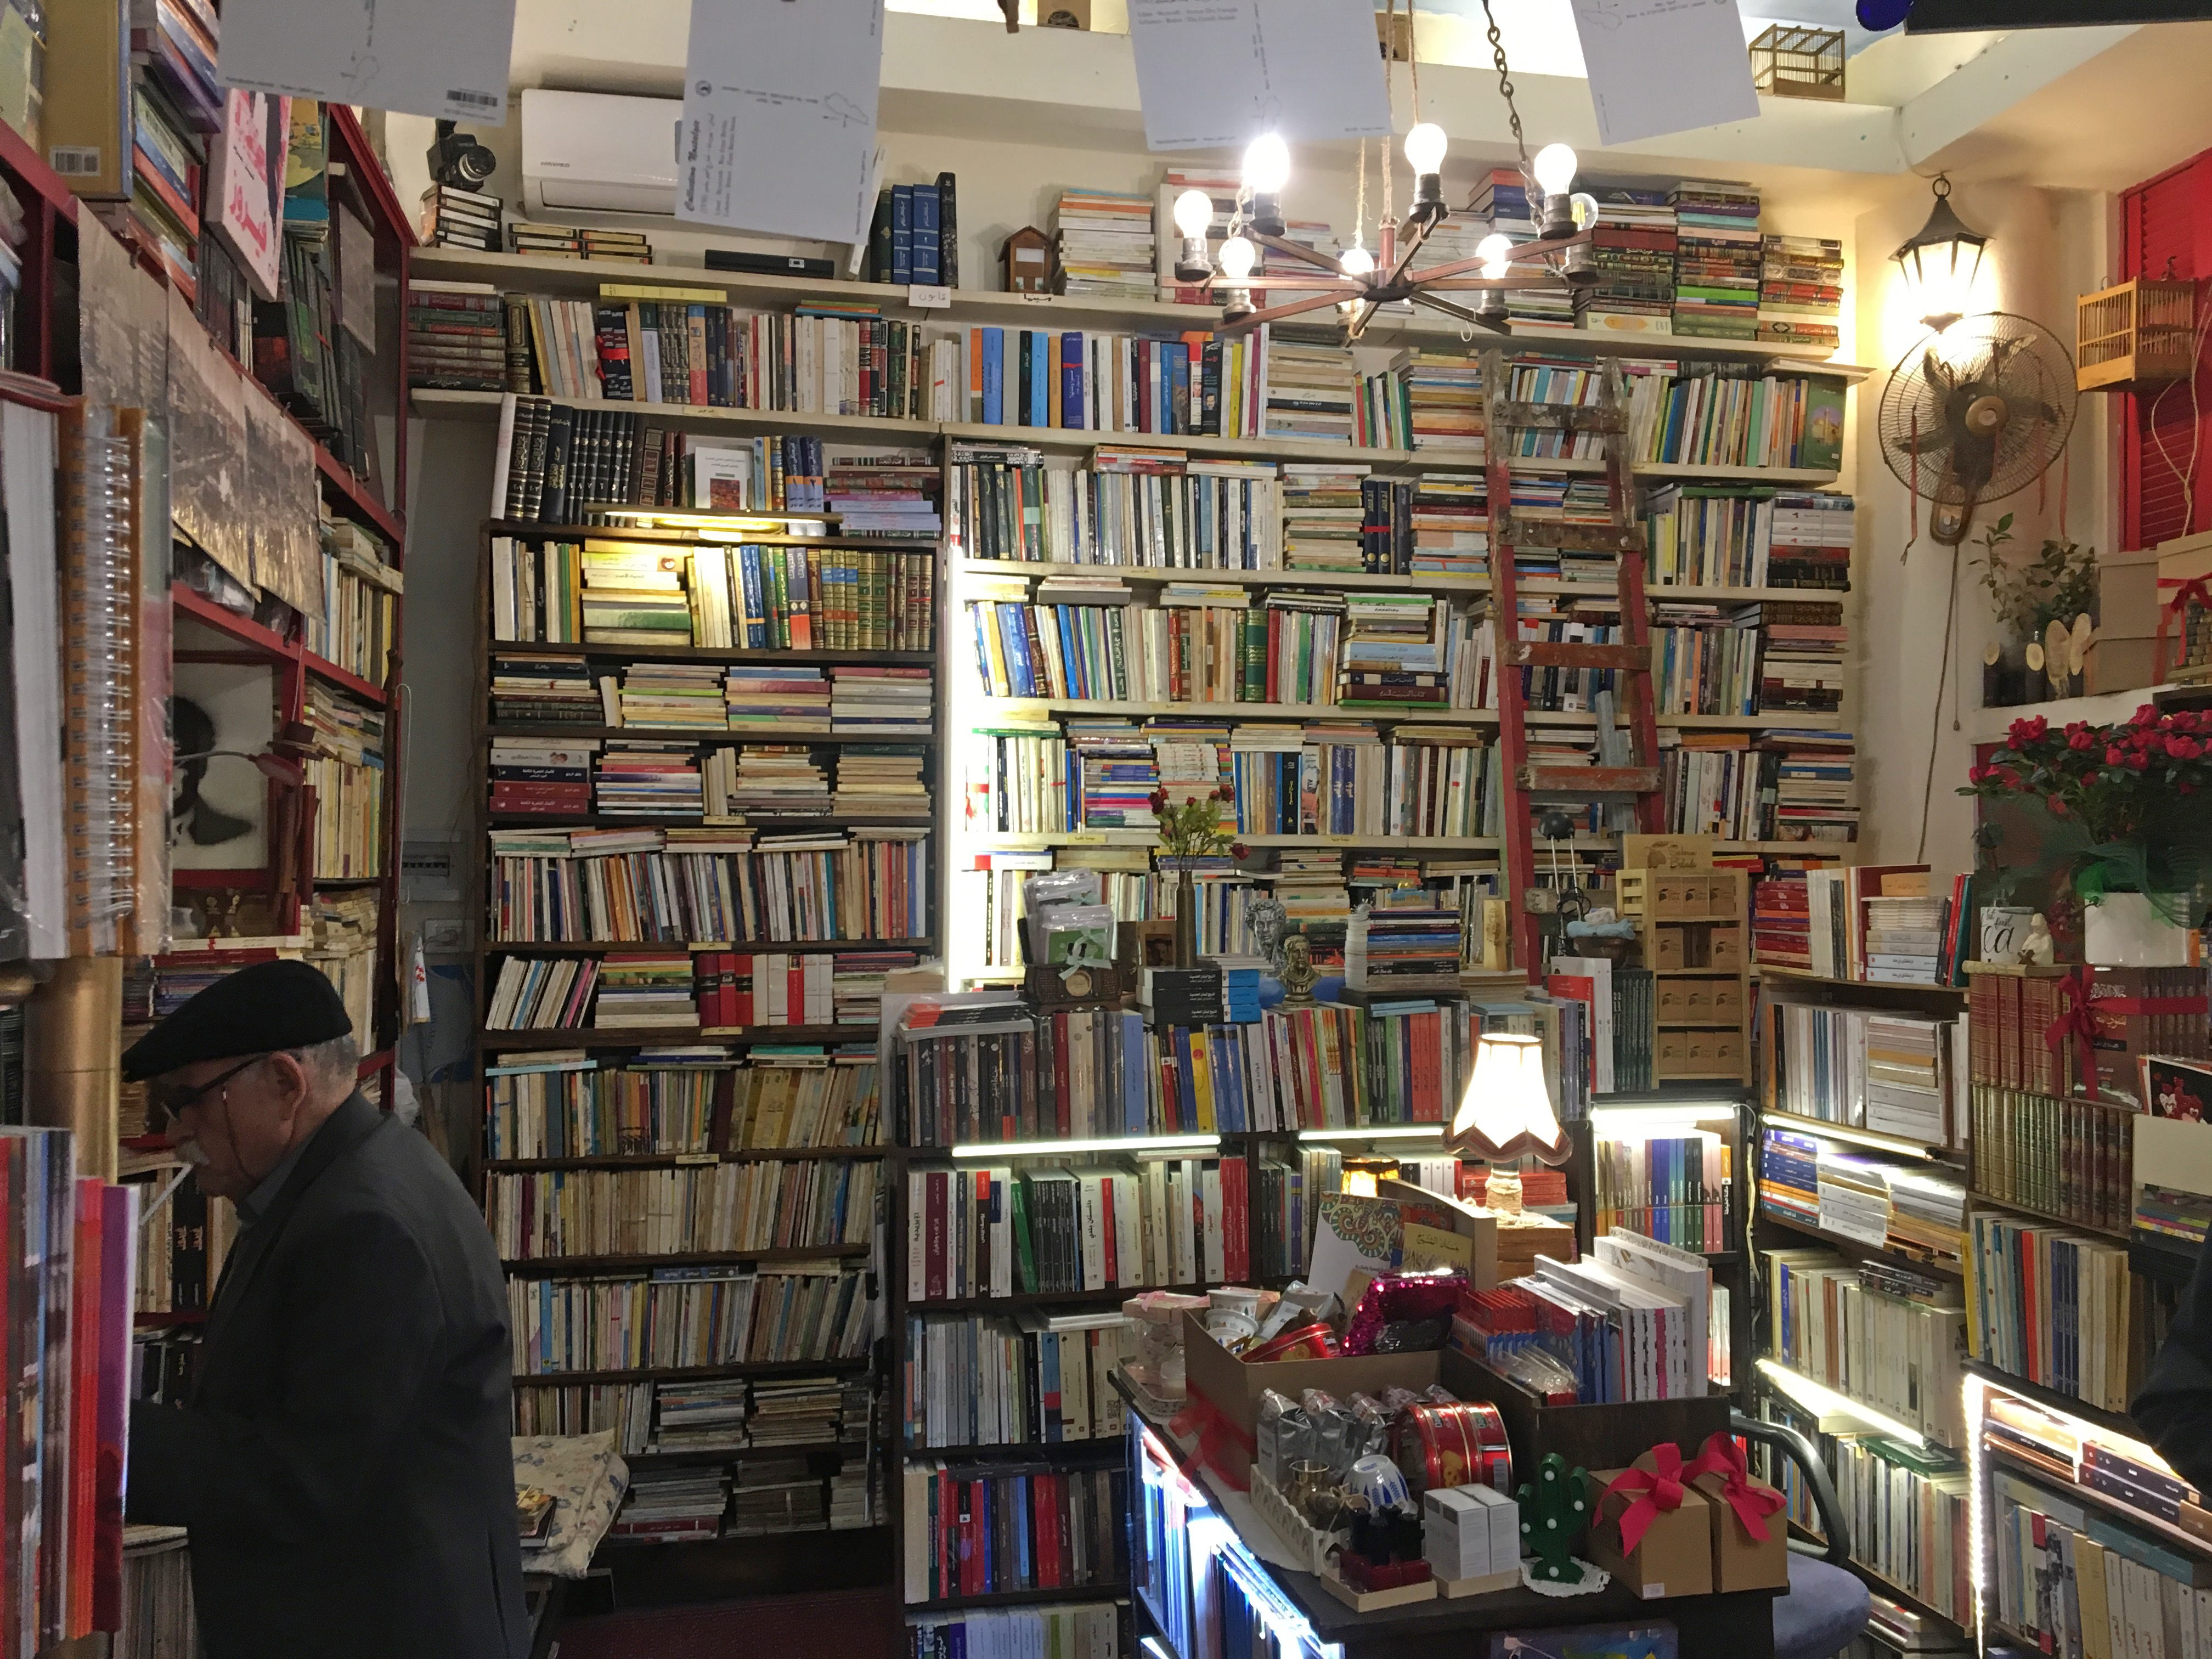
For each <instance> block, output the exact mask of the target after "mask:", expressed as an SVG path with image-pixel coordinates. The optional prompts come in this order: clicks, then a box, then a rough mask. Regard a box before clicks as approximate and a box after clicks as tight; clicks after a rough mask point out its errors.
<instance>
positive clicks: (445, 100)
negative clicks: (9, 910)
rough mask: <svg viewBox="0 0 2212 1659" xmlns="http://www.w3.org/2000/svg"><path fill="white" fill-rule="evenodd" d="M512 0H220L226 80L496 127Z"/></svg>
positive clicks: (502, 113) (501, 111) (503, 94)
mask: <svg viewBox="0 0 2212 1659" xmlns="http://www.w3.org/2000/svg"><path fill="white" fill-rule="evenodd" d="M513 55H514V0H226V3H225V4H224V6H223V9H222V45H221V46H220V48H219V51H218V60H217V63H216V74H217V75H218V76H220V77H221V78H222V82H223V84H224V85H226V86H232V87H243V88H246V90H247V91H249V92H285V93H290V94H292V95H293V96H294V97H295V98H321V99H325V100H328V101H330V102H332V103H338V104H366V105H368V106H369V107H370V108H372V109H393V110H400V111H403V112H405V113H407V114H410V115H450V116H452V117H453V118H454V119H455V120H457V121H482V122H483V123H484V124H485V125H489V126H500V125H503V124H504V123H505V122H506V120H507V64H508V61H509V60H510V59H511V58H513Z"/></svg>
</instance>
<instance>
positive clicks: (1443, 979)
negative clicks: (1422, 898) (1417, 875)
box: [1344, 896, 1460, 996]
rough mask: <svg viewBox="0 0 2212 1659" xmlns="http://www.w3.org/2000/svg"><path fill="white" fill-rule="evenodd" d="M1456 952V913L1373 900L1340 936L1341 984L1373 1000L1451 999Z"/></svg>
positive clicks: (1455, 985) (1456, 987)
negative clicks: (1443, 994) (1385, 997)
mask: <svg viewBox="0 0 2212 1659" xmlns="http://www.w3.org/2000/svg"><path fill="white" fill-rule="evenodd" d="M1459 947H1460V918H1459V912H1458V911H1456V910H1437V909H1430V908H1425V907H1424V908H1419V909H1413V908H1408V909H1395V908H1390V907H1389V905H1388V904H1387V903H1386V902H1385V901H1384V899H1383V898H1382V897H1379V896H1378V897H1377V898H1376V902H1374V903H1373V904H1372V905H1370V907H1369V908H1366V909H1365V910H1364V911H1362V912H1361V913H1360V914H1359V915H1358V916H1356V917H1354V918H1353V920H1352V925H1351V927H1350V929H1349V931H1348V933H1347V934H1346V940H1345V955H1344V975H1345V977H1344V982H1345V984H1346V987H1348V988H1350V989H1352V990H1354V991H1365V992H1368V993H1370V994H1373V995H1377V996H1381V995H1386V994H1407V995H1421V994H1429V993H1432V992H1437V991H1443V992H1449V993H1453V994H1456V993H1457V992H1458V990H1459V988H1460V984H1459Z"/></svg>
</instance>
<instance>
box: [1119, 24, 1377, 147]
mask: <svg viewBox="0 0 2212 1659" xmlns="http://www.w3.org/2000/svg"><path fill="white" fill-rule="evenodd" d="M1129 45H1130V48H1131V50H1132V51H1133V52H1135V54H1136V58H1137V100H1138V101H1139V103H1140V104H1142V105H1143V106H1144V110H1145V143H1146V144H1147V145H1148V146H1150V147H1151V148H1152V149H1212V148H1217V147H1219V146H1222V145H1229V144H1246V143H1250V142H1251V141H1252V140H1253V139H1255V138H1256V137H1259V136H1260V135H1261V133H1263V132H1273V133H1279V134H1280V135H1281V136H1282V137H1285V138H1286V139H1292V140H1296V139H1300V138H1310V139H1322V138H1365V137H1375V136H1376V135H1378V134H1379V135H1381V136H1383V137H1389V132H1390V94H1389V88H1388V87H1386V86H1385V85H1384V83H1383V54H1382V52H1381V50H1380V49H1379V47H1378V46H1377V44H1376V34H1375V8H1374V6H1373V4H1372V3H1371V0H1129Z"/></svg>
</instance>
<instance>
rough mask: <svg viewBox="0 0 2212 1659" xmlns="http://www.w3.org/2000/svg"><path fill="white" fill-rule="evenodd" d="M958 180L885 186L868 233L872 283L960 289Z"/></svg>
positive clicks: (941, 178)
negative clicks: (910, 284) (913, 284)
mask: <svg viewBox="0 0 2212 1659" xmlns="http://www.w3.org/2000/svg"><path fill="white" fill-rule="evenodd" d="M957 185H958V180H957V179H956V178H955V177H954V175H952V174H951V173H939V174H938V175H937V178H936V179H935V180H934V182H933V183H930V184H926V185H884V187H883V188H882V189H881V190H879V191H877V192H876V214H875V218H874V220H873V221H872V222H871V224H870V225H869V227H868V264H867V274H866V280H867V281H869V282H872V283H898V284H899V285H901V286H902V287H903V286H905V285H907V284H909V283H921V285H923V286H924V287H940V288H958V287H959V286H960V225H959V207H958V201H957Z"/></svg>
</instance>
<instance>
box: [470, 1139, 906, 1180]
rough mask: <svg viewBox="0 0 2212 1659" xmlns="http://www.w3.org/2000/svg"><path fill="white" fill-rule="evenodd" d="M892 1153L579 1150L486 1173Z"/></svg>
mask: <svg viewBox="0 0 2212 1659" xmlns="http://www.w3.org/2000/svg"><path fill="white" fill-rule="evenodd" d="M888 1157H890V1148H888V1147H884V1146H734V1147H732V1148H730V1149H729V1150H727V1151H726V1152H703V1151H702V1152H580V1153H578V1154H576V1155H575V1156H574V1157H571V1158H486V1159H485V1160H484V1162H483V1170H484V1173H485V1174H487V1175H518V1174H520V1173H522V1172H523V1171H525V1170H665V1169H669V1168H671V1167H678V1166H690V1165H698V1164H803V1163H809V1162H812V1161H814V1160H817V1159H835V1160H836V1161H838V1162H841V1163H844V1162H849V1163H871V1162H877V1161H880V1160H881V1159H884V1158H888Z"/></svg>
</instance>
